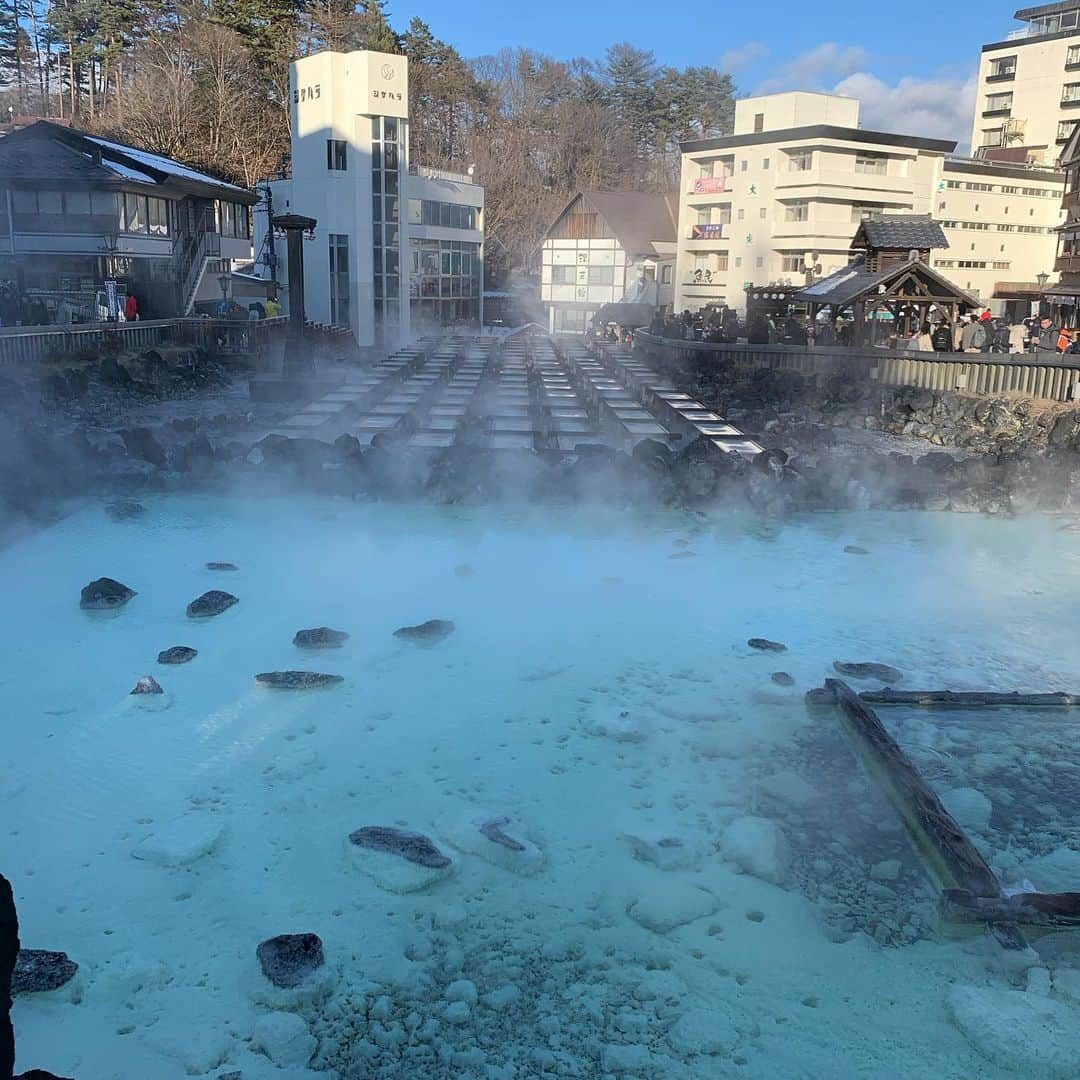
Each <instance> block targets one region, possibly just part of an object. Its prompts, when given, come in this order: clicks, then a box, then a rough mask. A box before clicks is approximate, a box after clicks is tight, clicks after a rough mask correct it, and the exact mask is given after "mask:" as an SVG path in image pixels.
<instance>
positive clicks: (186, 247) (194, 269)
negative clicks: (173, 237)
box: [172, 215, 221, 316]
mask: <svg viewBox="0 0 1080 1080" xmlns="http://www.w3.org/2000/svg"><path fill="white" fill-rule="evenodd" d="M211 223H212V219H211V218H210V217H209V215H206V216H204V218H203V219H202V221H201V222H200V223H199V224H200V227H199V228H197V229H196V230H195V231H194V232H192V233H186V234H182V235H181V236H180V237H178V239H177V241H176V246H175V247H174V249H173V256H172V279H173V281H175V282H176V287H177V295H178V301H179V303H178V305H177V310H178V311H179V313H180V315H181V316H185V315H190V314H191V309H192V307H193V306H194V305H195V296H196V294H197V293H198V291H199V286H200V285H201V284H202V280H203V278H204V277H205V276H206V268H207V266H208V265H209V263H210V260H211V259H216V258H220V257H221V237H220V236H219V235H218V233H217V232H216V231H214V230H211V229H208V228H207V227H206V226H207V225H208V224H211Z"/></svg>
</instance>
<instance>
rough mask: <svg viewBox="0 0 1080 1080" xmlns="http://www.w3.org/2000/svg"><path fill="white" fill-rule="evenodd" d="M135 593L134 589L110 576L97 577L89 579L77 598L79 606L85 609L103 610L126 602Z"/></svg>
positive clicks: (120, 605)
mask: <svg viewBox="0 0 1080 1080" xmlns="http://www.w3.org/2000/svg"><path fill="white" fill-rule="evenodd" d="M135 595H136V592H135V590H134V589H129V588H128V587H127V586H126V585H124V584H122V583H121V582H119V581H116V580H115V579H114V578H111V577H102V578H98V579H97V580H96V581H91V582H90V584H89V585H87V586H86V587H85V588H84V589H83V591H82V595H81V596H80V598H79V607H81V608H84V609H86V610H87V611H103V610H106V609H108V608H118V607H122V606H123V605H124V604H126V603H127V602H128V601H129V600H130V599H131V598H132V597H133V596H135Z"/></svg>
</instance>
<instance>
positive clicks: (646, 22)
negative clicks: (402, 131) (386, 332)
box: [388, 0, 1019, 142]
mask: <svg viewBox="0 0 1080 1080" xmlns="http://www.w3.org/2000/svg"><path fill="white" fill-rule="evenodd" d="M388 6H389V9H390V16H391V20H392V21H393V23H394V25H395V26H399V27H403V26H404V25H405V24H406V23H407V22H408V20H409V18H410V17H411V16H413V15H419V16H420V17H421V18H422V19H424V20H425V21H426V22H428V23H429V24H430V25H431V28H432V30H433V31H434V32H435V34H436V35H437V36H439V37H442V38H444V39H445V40H447V41H449V42H451V43H452V44H453V45H455V46H456V47H457V48H458V49H459V51H460V52H462V53H463V54H464V55H465V56H470V57H471V56H477V55H480V54H483V53H489V52H495V51H497V50H498V49H500V48H502V47H504V46H507V45H527V46H531V47H533V48H536V49H539V50H541V51H543V52H546V53H549V54H551V55H553V56H556V57H559V58H561V59H568V58H570V57H574V56H599V55H600V54H602V53H603V51H604V49H605V48H606V47H607V46H608V45H609V44H611V43H612V42H615V41H629V42H631V43H632V44H634V45H638V46H640V47H642V48H648V49H652V50H653V52H655V53H656V57H657V59H658V60H659V62H660V63H662V64H671V65H675V66H683V65H687V64H710V65H717V66H723V67H725V68H731V69H733V74H734V75H735V78H736V82H737V85H738V88H739V90H740V91H741V92H742V93H749V92H754V91H757V90H761V89H775V90H780V89H794V88H802V89H817V90H836V89H839V91H840V92H844V93H848V94H851V95H852V96H855V97H859V98H860V99H861V100H862V101H863V102H864V107H863V124H864V126H866V127H876V128H883V129H884V128H887V129H889V130H896V131H908V132H911V133H918V134H925V135H933V136H939V137H946V138H959V139H960V140H961V142H966V141H967V139H968V137H969V136H970V125H971V111H972V107H973V103H974V87H973V83H972V78H973V75H974V72H975V69H976V66H977V64H978V58H979V50H980V47H981V46H982V45H983V44H984V43H986V42H989V41H998V40H1001V39H1002V38H1004V37H1005V35H1006V34H1007V33H1008V32H1009V31H1010V30H1012V29H1014V28H1016V27H1017V26H1018V25H1019V24H1018V23H1016V22H1014V21H1013V18H1012V14H1013V12H1014V11H1015V10H1016V8H1017V6H1018V5H1016V4H1015V3H1014V4H1012V5H1010V4H1008V3H1005V4H1001V5H998V4H979V3H976V2H975V0H952V2H950V3H945V4H943V3H942V2H941V0H938V2H936V3H935V2H933V0H909V2H908V3H907V4H905V5H904V7H903V10H902V13H893V14H892V15H888V14H885V13H884V10H882V11H881V12H877V13H875V14H874V15H872V16H871V15H870V14H869V13H868V7H869V5H868V4H867V3H866V2H865V0H863V2H856V0H826V2H825V3H819V4H812V3H806V2H805V0H804V2H801V3H792V2H789V0H785V2H782V3H772V4H762V5H754V4H753V3H746V4H741V5H729V4H721V3H719V2H718V0H706V2H699V3H694V2H693V0H691V3H689V4H686V3H682V4H672V5H670V6H665V5H663V4H657V3H650V4H645V3H640V2H639V3H632V2H631V3H626V2H625V0H623V2H621V3H618V2H615V0H539V2H535V0H534V2H531V3H529V2H525V3H522V2H514V0H511V2H510V3H507V2H506V0H469V2H466V3H465V4H462V5H455V4H448V3H446V2H445V0H390V3H389V5H388ZM713 12H715V14H714V13H713Z"/></svg>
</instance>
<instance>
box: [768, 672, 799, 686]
mask: <svg viewBox="0 0 1080 1080" xmlns="http://www.w3.org/2000/svg"><path fill="white" fill-rule="evenodd" d="M769 678H770V679H772V681H773V682H774V683H776V685H777V686H794V685H795V680H794V678H793V677H792V676H790V675H789V674H788V673H787V672H786V671H774V672H773V673H772V674H771V675H770V676H769Z"/></svg>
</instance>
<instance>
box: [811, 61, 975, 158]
mask: <svg viewBox="0 0 1080 1080" xmlns="http://www.w3.org/2000/svg"><path fill="white" fill-rule="evenodd" d="M832 92H833V93H835V94H844V95H845V96H847V97H854V98H858V99H859V101H860V102H861V103H862V109H861V111H860V120H861V123H862V126H863V127H864V128H869V129H870V130H873V131H895V132H898V133H900V134H904V135H922V136H924V137H926V138H931V139H956V141H957V142H958V143H959V144H960V145H959V146H958V147H957V149H958V150H960V151H962V152H966V151H967V148H968V145H969V141H970V138H971V118H972V116H974V115H975V97H976V81H975V76H974V74H972V75H971V76H970V77H969V78H967V79H961V78H938V79H916V78H910V77H909V78H903V79H901V80H900V81H899V82H898V83H897V84H896V85H895V86H889V84H888V83H886V82H885V81H884V80H882V79H879V78H878V77H877V76H876V75H871V74H869V73H867V72H863V71H859V72H855V73H853V74H851V75H849V76H848V77H847V78H845V79H842V80H841V81H840V82H839V83H837V84H836V85H835V86H834V87H833V88H832Z"/></svg>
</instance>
